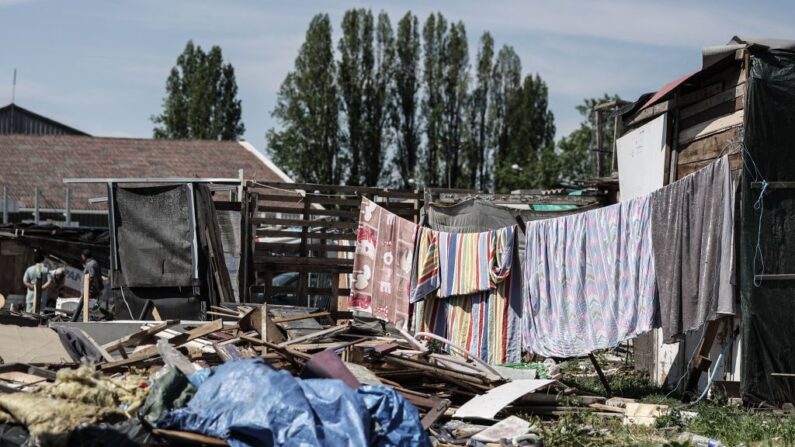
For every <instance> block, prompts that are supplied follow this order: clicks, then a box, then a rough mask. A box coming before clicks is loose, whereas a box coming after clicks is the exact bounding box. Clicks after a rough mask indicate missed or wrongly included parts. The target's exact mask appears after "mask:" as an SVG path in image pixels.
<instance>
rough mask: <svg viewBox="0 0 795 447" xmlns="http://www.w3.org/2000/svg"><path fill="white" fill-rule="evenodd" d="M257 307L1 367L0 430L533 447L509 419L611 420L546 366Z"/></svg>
mask: <svg viewBox="0 0 795 447" xmlns="http://www.w3.org/2000/svg"><path fill="white" fill-rule="evenodd" d="M265 308H266V307H259V306H246V305H228V306H224V307H212V308H211V309H210V310H209V311H208V315H209V316H212V317H213V318H216V319H215V320H213V321H210V322H207V323H201V324H193V325H182V324H180V322H179V321H177V320H169V321H153V322H141V326H140V330H138V331H136V332H134V333H131V334H128V335H125V336H124V337H121V338H118V339H116V340H112V341H109V342H106V343H103V344H99V343H97V342H96V341H95V340H94V339H93V338H92V337H90V336H88V335H87V334H86V333H85V331H82V330H80V329H75V328H72V329H71V330H70V331H69V333H70V334H71V338H69V340H70V343H68V345H69V348H70V349H67V351H69V354H70V355H71V359H65V360H64V361H61V362H59V363H58V364H57V365H56V364H51V363H47V362H46V361H45V362H41V363H38V364H37V366H31V365H21V364H13V365H12V364H6V365H2V366H0V382H1V385H2V386H1V387H0V391H2V392H3V393H2V394H0V424H4V425H3V427H14V428H16V429H24V430H25V433H27V434H28V436H30V437H31V439H33V440H34V441H35V442H39V443H41V444H42V445H82V444H81V443H83V444H84V443H85V442H86V440H88V439H95V437H96V436H100V435H99V433H102V436H113V435H115V436H120V438H119V439H121V438H124V439H127V440H132V441H133V442H134V444H136V445H172V444H184V443H186V442H187V443H193V444H196V445H240V446H243V445H281V444H285V443H287V444H289V443H290V442H296V443H298V442H299V440H300V441H301V442H304V443H305V444H309V445H351V446H353V445H363V443H364V444H372V445H423V444H424V445H430V444H429V443H430V442H431V441H430V440H431V439H435V440H436V441H437V444H439V445H445V444H451V445H455V444H461V443H462V442H463V443H466V442H467V439H469V438H472V437H474V438H473V439H475V440H477V441H479V442H499V440H500V439H503V438H516V440H517V442H518V443H519V444H518V445H522V444H521V442H530V443H531V442H534V439H533V437H532V436H530V437H529V438H527V440H526V441H522V439H524V438H522V436H524V435H525V434H526V433H527V432H528V430H529V428H528V427H529V425H528V424H529V423H526V422H525V421H524V420H523V419H522V420H521V421H523V422H522V423H519V422H518V421H517V418H516V417H512V416H515V415H539V416H556V415H560V414H564V413H565V412H567V411H572V410H573V409H575V408H579V409H581V410H582V409H585V410H588V411H601V412H608V413H609V412H610V409H609V408H608V409H607V410H604V409H603V408H602V407H599V406H598V405H604V402H605V400H604V398H602V397H598V396H581V395H578V392H577V391H576V390H575V389H572V388H568V387H566V386H565V385H563V384H562V383H560V382H558V381H557V380H556V379H557V378H559V376H560V374H559V373H556V372H555V371H549V372H552V373H553V374H555V373H556V375H554V376H552V377H547V378H538V375H539V374H538V373H539V372H541V375H542V376H545V375H547V374H546V373H547V371H545V370H544V368H543V367H541V368H536V369H532V368H525V369H521V368H518V369H517V368H508V367H502V366H493V365H488V364H485V363H483V362H481V361H480V360H477V359H475V358H471V357H468V356H467V355H466V354H465V353H463V352H461V351H460V350H458V349H457V348H456V347H455V346H450V345H449V342H446V341H445V340H444V339H439V338H438V337H437V339H431V338H430V337H429V336H427V335H424V336H423V338H422V339H417V338H415V337H413V336H412V335H410V334H408V333H406V332H403V331H402V330H400V329H397V328H394V327H392V326H390V325H388V324H386V323H384V322H382V321H380V320H376V319H372V318H371V319H367V318H360V317H358V316H357V317H355V318H353V319H348V320H344V321H343V320H340V321H334V320H332V319H331V315H330V314H329V312H323V311H318V310H317V309H311V308H297V307H290V306H270V305H269V306H267V312H263V310H264V309H265ZM91 324H109V325H112V324H114V323H91ZM24 329H28V328H24ZM35 329H46V328H35ZM58 331H59V332H62V329H58ZM51 332H55V331H51ZM55 337H56V338H57V336H55ZM62 340H63V338H62ZM64 346H65V347H66V346H67V345H66V344H65V345H64ZM445 348H446V349H445ZM75 351H76V352H75ZM450 351H453V352H456V354H455V355H453V354H451V353H449V352H450ZM87 359H90V360H91V362H88V361H87ZM44 360H47V359H44ZM53 370H57V372H53ZM328 379H338V380H328ZM309 415H313V416H312V418H310V417H309ZM472 422H475V423H474V424H473V423H472ZM477 428H480V430H478V429H477ZM487 429H490V430H487ZM481 431H482V432H483V433H480V432H481ZM103 439H105V442H108V443H110V442H115V441H113V439H116V438H112V437H111V438H103ZM123 445H124V444H123ZM127 445H132V444H127ZM527 445H531V444H527Z"/></svg>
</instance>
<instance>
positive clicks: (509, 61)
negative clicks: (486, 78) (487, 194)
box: [489, 45, 522, 189]
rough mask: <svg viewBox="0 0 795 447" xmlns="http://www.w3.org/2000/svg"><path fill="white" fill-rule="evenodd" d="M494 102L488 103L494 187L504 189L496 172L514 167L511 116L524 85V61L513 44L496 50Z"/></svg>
mask: <svg viewBox="0 0 795 447" xmlns="http://www.w3.org/2000/svg"><path fill="white" fill-rule="evenodd" d="M491 79H492V80H491V93H490V96H491V101H490V105H489V129H490V130H491V138H490V140H491V141H490V143H489V145H490V146H491V148H492V154H491V156H492V157H491V158H492V159H493V162H492V163H493V167H492V169H493V170H494V176H493V181H494V183H495V184H494V187H495V188H497V189H501V188H502V186H503V185H501V184H499V182H498V180H497V178H496V177H497V175H498V173H500V175H510V171H509V169H510V168H511V166H512V162H511V161H510V160H511V157H510V154H509V146H510V142H511V139H512V130H511V126H510V124H511V123H510V119H509V117H510V116H511V115H512V114H513V113H514V112H513V108H514V107H515V106H516V105H517V102H516V97H517V92H518V91H519V89H520V88H521V84H522V63H521V61H520V60H519V56H518V55H517V54H516V51H514V49H513V47H511V46H508V45H503V47H502V48H500V51H499V52H498V53H497V59H496V61H495V63H494V69H493V70H492V75H491Z"/></svg>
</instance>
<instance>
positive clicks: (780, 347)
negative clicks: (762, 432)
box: [739, 51, 795, 404]
mask: <svg viewBox="0 0 795 447" xmlns="http://www.w3.org/2000/svg"><path fill="white" fill-rule="evenodd" d="M745 117H746V118H745V119H746V127H745V135H744V141H745V148H746V152H745V153H744V154H743V155H744V160H743V163H744V165H745V167H744V174H743V182H742V194H743V196H742V208H743V211H742V214H741V221H742V237H741V240H742V243H741V254H740V259H741V260H742V262H741V264H740V268H739V271H740V283H741V290H740V297H741V303H742V312H741V313H742V325H741V328H742V335H741V340H742V349H741V353H742V371H741V372H742V374H741V376H742V381H741V391H742V395H743V399H744V400H745V401H746V402H748V403H750V404H759V403H762V402H765V403H773V404H781V403H785V402H795V380H793V379H792V378H787V377H776V376H771V373H788V374H795V321H793V315H795V281H793V280H780V281H772V280H766V279H761V280H758V281H757V283H756V284H754V274H760V273H764V274H793V273H795V189H793V188H791V187H789V188H787V187H785V188H768V189H766V191H765V193H764V195H762V188H761V185H759V184H756V185H754V184H753V183H752V182H762V181H763V180H766V181H767V182H794V181H795V169H793V167H794V166H795V147H793V144H795V54H793V53H792V52H783V51H780V52H764V51H755V52H754V55H753V56H752V66H751V72H750V79H749V82H748V97H747V98H746V102H745ZM760 195H762V197H761V199H760ZM757 241H758V245H757ZM757 250H758V252H757ZM755 253H756V256H755Z"/></svg>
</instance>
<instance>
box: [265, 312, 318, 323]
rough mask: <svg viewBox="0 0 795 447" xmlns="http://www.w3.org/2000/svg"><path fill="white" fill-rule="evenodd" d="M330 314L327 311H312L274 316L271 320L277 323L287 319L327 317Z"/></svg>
mask: <svg viewBox="0 0 795 447" xmlns="http://www.w3.org/2000/svg"><path fill="white" fill-rule="evenodd" d="M330 315H331V313H329V312H316V313H313V314H306V315H296V316H294V317H282V318H274V319H273V322H274V323H276V324H279V323H287V322H288V321H298V320H306V319H307V318H321V317H328V316H330Z"/></svg>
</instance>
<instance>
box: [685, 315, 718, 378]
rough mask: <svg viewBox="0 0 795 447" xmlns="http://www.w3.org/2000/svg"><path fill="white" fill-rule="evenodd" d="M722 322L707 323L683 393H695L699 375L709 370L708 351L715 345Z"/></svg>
mask: <svg viewBox="0 0 795 447" xmlns="http://www.w3.org/2000/svg"><path fill="white" fill-rule="evenodd" d="M722 322H723V320H712V321H708V322H707V328H706V329H705V330H704V336H703V337H701V341H700V342H699V344H698V349H697V350H696V354H695V360H693V369H691V370H690V371H689V374H688V378H687V387H686V388H685V391H686V392H687V391H695V390H696V388H697V387H698V380H699V379H700V378H701V373H702V372H703V371H706V370H708V369H709V367H710V366H711V365H712V360H710V358H709V351H710V349H712V345H713V344H714V343H715V337H717V336H718V329H720V326H721V323H722Z"/></svg>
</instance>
